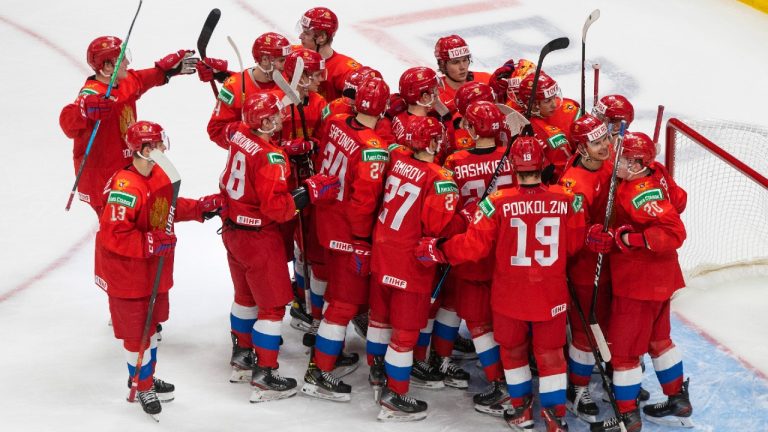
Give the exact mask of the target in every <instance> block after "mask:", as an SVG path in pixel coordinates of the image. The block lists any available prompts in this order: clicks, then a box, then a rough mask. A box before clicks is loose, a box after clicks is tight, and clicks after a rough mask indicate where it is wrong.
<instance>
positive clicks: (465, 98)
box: [446, 82, 495, 155]
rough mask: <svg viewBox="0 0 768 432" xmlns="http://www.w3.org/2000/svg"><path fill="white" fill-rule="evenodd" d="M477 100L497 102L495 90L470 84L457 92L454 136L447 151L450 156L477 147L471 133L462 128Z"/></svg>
mask: <svg viewBox="0 0 768 432" xmlns="http://www.w3.org/2000/svg"><path fill="white" fill-rule="evenodd" d="M477 100H484V101H488V102H493V101H494V100H495V95H494V93H493V90H492V89H491V87H490V86H489V85H488V84H483V83H480V82H470V83H466V84H464V85H463V86H461V87H460V88H459V89H458V90H456V99H455V101H454V103H455V105H456V113H454V115H453V120H452V123H453V134H452V135H453V136H452V137H451V136H449V137H448V138H449V139H450V142H449V144H448V147H449V148H448V149H447V151H446V153H447V154H448V155H450V154H451V153H453V152H457V151H459V150H467V149H471V148H473V147H474V146H475V140H473V139H472V137H471V136H470V135H469V132H467V130H466V129H465V128H464V127H462V122H463V118H464V115H465V114H466V112H467V107H468V106H469V104H471V103H472V102H474V101H477Z"/></svg>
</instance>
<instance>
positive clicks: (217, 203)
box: [197, 193, 226, 221]
mask: <svg viewBox="0 0 768 432" xmlns="http://www.w3.org/2000/svg"><path fill="white" fill-rule="evenodd" d="M225 203H226V201H225V200H224V195H222V194H220V193H217V194H213V195H208V196H204V197H202V198H200V199H199V200H197V212H198V214H199V215H200V219H201V220H204V221H207V220H208V219H211V218H213V217H215V216H218V215H219V214H220V213H221V210H222V208H223V207H224V204H225Z"/></svg>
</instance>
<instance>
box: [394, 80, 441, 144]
mask: <svg viewBox="0 0 768 432" xmlns="http://www.w3.org/2000/svg"><path fill="white" fill-rule="evenodd" d="M437 80H438V78H437V73H435V71H434V70H432V69H430V68H428V67H423V66H417V67H412V68H409V69H406V70H405V72H403V74H402V75H400V83H399V90H400V97H402V99H403V100H404V101H405V103H406V104H408V108H407V109H406V110H405V111H402V112H400V113H398V114H397V115H395V116H394V117H393V118H392V135H394V136H395V139H397V142H398V143H399V144H404V143H405V128H406V126H407V125H408V119H409V118H410V117H411V116H419V117H424V116H426V115H427V114H429V113H430V112H431V111H432V110H433V109H434V107H435V103H436V102H437V97H438V81H437Z"/></svg>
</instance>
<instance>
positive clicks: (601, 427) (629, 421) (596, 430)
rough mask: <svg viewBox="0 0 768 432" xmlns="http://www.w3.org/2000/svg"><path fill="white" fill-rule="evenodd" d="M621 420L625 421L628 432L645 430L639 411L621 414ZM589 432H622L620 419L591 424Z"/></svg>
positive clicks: (614, 418)
mask: <svg viewBox="0 0 768 432" xmlns="http://www.w3.org/2000/svg"><path fill="white" fill-rule="evenodd" d="M621 419H622V420H623V421H624V427H626V429H627V432H638V431H640V430H641V429H642V428H643V422H642V420H640V410H638V409H636V410H634V411H630V412H626V413H623V414H621ZM589 431H590V432H621V426H620V425H619V419H618V418H617V417H611V418H608V419H605V420H603V421H599V422H596V423H592V424H590V425H589Z"/></svg>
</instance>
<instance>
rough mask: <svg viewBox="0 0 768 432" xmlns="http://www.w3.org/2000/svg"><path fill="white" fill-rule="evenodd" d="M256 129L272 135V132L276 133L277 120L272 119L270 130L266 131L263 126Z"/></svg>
mask: <svg viewBox="0 0 768 432" xmlns="http://www.w3.org/2000/svg"><path fill="white" fill-rule="evenodd" d="M256 130H257V131H259V132H261V133H263V134H264V135H269V136H272V134H274V133H275V130H277V122H276V121H274V120H272V129H270V130H268V131H265V130H264V129H262V128H258V129H256Z"/></svg>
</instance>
